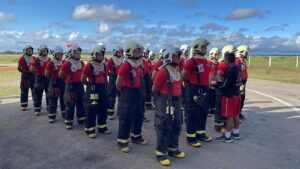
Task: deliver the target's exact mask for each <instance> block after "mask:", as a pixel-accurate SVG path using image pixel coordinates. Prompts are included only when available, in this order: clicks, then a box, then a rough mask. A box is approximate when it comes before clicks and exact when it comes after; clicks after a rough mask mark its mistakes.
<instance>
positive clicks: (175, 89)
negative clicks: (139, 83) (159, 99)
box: [153, 68, 182, 96]
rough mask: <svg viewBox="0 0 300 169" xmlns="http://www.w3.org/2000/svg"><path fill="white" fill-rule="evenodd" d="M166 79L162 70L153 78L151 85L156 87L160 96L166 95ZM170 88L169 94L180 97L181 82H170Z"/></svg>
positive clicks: (167, 91)
mask: <svg viewBox="0 0 300 169" xmlns="http://www.w3.org/2000/svg"><path fill="white" fill-rule="evenodd" d="M167 80H168V77H167V72H166V70H165V69H164V68H162V69H160V70H159V71H158V73H157V74H156V76H155V78H154V82H153V85H154V86H156V87H158V88H159V89H160V90H159V92H160V94H163V95H168V93H169V90H168V83H167ZM171 81H172V87H171V93H172V96H180V95H181V83H182V82H181V80H178V81H175V80H172V79H171Z"/></svg>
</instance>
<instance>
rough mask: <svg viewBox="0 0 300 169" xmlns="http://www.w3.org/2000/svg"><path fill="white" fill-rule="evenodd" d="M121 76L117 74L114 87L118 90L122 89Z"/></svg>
mask: <svg viewBox="0 0 300 169" xmlns="http://www.w3.org/2000/svg"><path fill="white" fill-rule="evenodd" d="M123 79H124V78H123V77H122V76H119V75H118V76H117V80H116V88H117V89H118V91H121V90H122V83H123Z"/></svg>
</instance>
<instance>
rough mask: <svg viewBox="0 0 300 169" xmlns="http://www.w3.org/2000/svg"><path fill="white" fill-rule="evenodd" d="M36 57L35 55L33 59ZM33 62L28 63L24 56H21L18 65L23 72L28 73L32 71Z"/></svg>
mask: <svg viewBox="0 0 300 169" xmlns="http://www.w3.org/2000/svg"><path fill="white" fill-rule="evenodd" d="M34 59H35V57H33V60H34ZM32 64H33V63H29V64H27V62H26V60H25V58H24V56H21V57H20V58H19V60H18V65H19V67H20V70H21V72H23V73H27V72H30V66H31V65H32Z"/></svg>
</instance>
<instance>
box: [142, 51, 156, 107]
mask: <svg viewBox="0 0 300 169" xmlns="http://www.w3.org/2000/svg"><path fill="white" fill-rule="evenodd" d="M143 64H144V68H145V74H144V82H145V92H146V93H145V106H146V108H147V109H149V110H152V109H154V108H155V107H154V105H153V103H152V91H151V88H152V80H151V73H152V63H151V60H150V50H149V49H148V48H144V50H143Z"/></svg>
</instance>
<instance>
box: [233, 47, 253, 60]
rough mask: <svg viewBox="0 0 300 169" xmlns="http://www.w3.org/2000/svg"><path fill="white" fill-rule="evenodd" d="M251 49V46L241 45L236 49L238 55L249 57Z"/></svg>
mask: <svg viewBox="0 0 300 169" xmlns="http://www.w3.org/2000/svg"><path fill="white" fill-rule="evenodd" d="M249 50H250V48H249V46H247V45H240V46H239V47H238V48H237V51H236V54H237V57H241V58H247V56H248V52H249Z"/></svg>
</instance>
